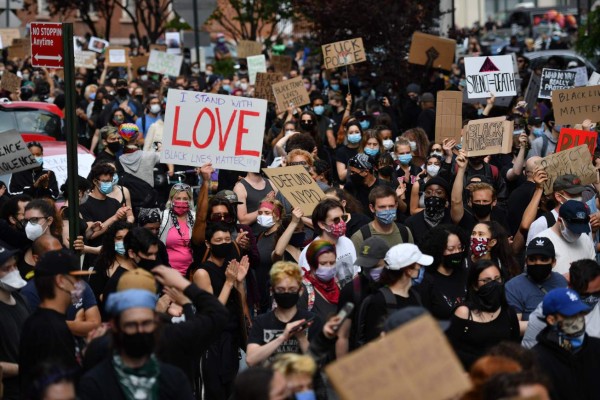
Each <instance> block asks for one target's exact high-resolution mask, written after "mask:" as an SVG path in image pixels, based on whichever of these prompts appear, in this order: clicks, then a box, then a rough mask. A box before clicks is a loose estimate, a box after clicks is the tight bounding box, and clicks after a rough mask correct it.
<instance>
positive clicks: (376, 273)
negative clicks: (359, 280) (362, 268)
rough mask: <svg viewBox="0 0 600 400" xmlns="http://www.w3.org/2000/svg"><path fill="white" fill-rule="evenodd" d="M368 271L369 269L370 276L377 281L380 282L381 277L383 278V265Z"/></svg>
mask: <svg viewBox="0 0 600 400" xmlns="http://www.w3.org/2000/svg"><path fill="white" fill-rule="evenodd" d="M368 271H369V276H370V277H371V279H373V280H374V281H375V282H378V281H379V278H381V273H382V272H383V267H378V268H371V269H369V270H368Z"/></svg>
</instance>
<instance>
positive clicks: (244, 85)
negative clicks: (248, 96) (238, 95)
mask: <svg viewBox="0 0 600 400" xmlns="http://www.w3.org/2000/svg"><path fill="white" fill-rule="evenodd" d="M240 89H242V90H243V91H244V92H245V91H246V90H248V84H247V83H241V84H240Z"/></svg>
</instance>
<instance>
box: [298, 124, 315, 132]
mask: <svg viewBox="0 0 600 400" xmlns="http://www.w3.org/2000/svg"><path fill="white" fill-rule="evenodd" d="M312 127H313V123H312V122H300V128H302V130H305V131H310V130H312Z"/></svg>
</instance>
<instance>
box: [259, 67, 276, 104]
mask: <svg viewBox="0 0 600 400" xmlns="http://www.w3.org/2000/svg"><path fill="white" fill-rule="evenodd" d="M282 80H283V74H281V73H279V72H271V73H264V72H259V73H257V74H256V83H255V84H254V97H256V98H259V99H265V100H267V101H269V102H270V103H275V95H274V94H273V88H272V86H273V84H275V83H277V82H281V81H282Z"/></svg>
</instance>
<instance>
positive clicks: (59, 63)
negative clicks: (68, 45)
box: [31, 22, 64, 68]
mask: <svg viewBox="0 0 600 400" xmlns="http://www.w3.org/2000/svg"><path fill="white" fill-rule="evenodd" d="M31 65H32V66H34V67H46V68H64V48H63V38H62V24H61V23H57V22H32V23H31Z"/></svg>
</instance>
